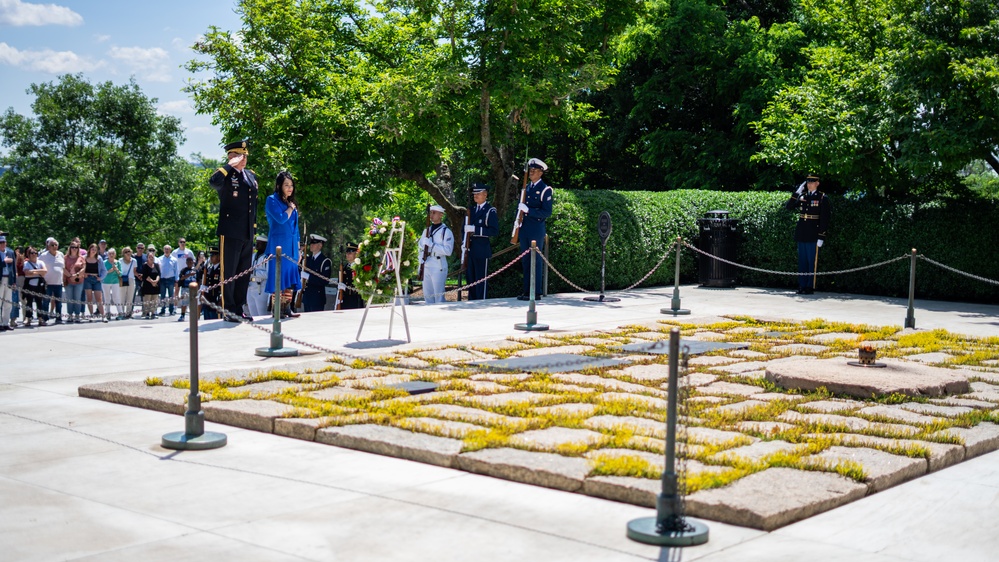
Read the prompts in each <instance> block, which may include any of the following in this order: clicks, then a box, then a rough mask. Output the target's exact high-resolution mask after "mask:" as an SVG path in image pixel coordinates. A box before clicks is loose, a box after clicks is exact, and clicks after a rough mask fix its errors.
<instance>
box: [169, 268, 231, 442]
mask: <svg viewBox="0 0 999 562" xmlns="http://www.w3.org/2000/svg"><path fill="white" fill-rule="evenodd" d="M187 294H188V300H190V301H191V303H190V307H191V322H190V325H189V330H190V332H191V393H190V394H189V395H188V396H187V411H186V412H185V413H184V431H175V432H173V433H167V434H166V435H164V436H163V439H162V440H161V441H160V444H161V445H162V446H163V447H164V448H165V449H177V450H182V451H195V450H202V449H218V448H219V447H224V446H225V444H226V443H227V438H226V435H225V433H215V432H214V431H209V432H207V433H206V432H205V413H204V412H203V411H201V394H200V390H199V388H198V316H199V315H200V313H201V301H200V297H199V293H198V284H197V283H191V284H190V285H189V286H188V291H187ZM191 295H194V296H193V297H192V296H191Z"/></svg>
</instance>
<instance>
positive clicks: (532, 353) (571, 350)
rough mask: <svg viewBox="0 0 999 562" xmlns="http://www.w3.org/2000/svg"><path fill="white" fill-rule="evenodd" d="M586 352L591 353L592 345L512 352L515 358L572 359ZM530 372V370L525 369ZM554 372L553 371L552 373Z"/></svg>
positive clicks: (536, 348)
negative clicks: (558, 357)
mask: <svg viewBox="0 0 999 562" xmlns="http://www.w3.org/2000/svg"><path fill="white" fill-rule="evenodd" d="M549 343H555V344H558V343H560V342H559V341H557V340H554V341H553V340H549ZM586 351H593V346H592V345H557V346H556V347H532V348H528V349H521V350H520V351H516V352H514V356H516V357H541V356H546V355H556V356H561V355H571V356H573V357H576V358H579V357H583V356H582V355H579V354H580V353H584V352H586ZM525 370H528V371H529V370H532V369H525ZM553 372H554V371H553Z"/></svg>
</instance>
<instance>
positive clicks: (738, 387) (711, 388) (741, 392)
mask: <svg viewBox="0 0 999 562" xmlns="http://www.w3.org/2000/svg"><path fill="white" fill-rule="evenodd" d="M698 391H700V392H703V393H704V394H716V395H724V394H733V395H736V396H752V395H753V394H760V393H762V392H763V389H762V388H760V387H758V386H753V385H749V384H739V383H735V382H724V381H719V382H714V383H711V384H709V385H706V386H702V387H698Z"/></svg>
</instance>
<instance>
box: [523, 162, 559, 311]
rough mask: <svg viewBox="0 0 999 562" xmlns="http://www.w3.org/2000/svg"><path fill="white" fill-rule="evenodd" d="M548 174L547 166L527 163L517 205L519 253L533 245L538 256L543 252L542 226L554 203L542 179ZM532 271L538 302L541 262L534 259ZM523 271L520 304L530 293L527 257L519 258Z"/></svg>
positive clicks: (543, 237) (550, 189) (529, 272)
mask: <svg viewBox="0 0 999 562" xmlns="http://www.w3.org/2000/svg"><path fill="white" fill-rule="evenodd" d="M546 171H548V165H547V164H545V163H544V162H542V161H541V160H538V159H537V158H531V159H530V160H528V161H527V178H528V183H527V187H526V188H525V189H524V201H523V202H522V203H520V204H519V205H517V217H518V219H519V221H520V222H519V224H520V226H519V229H518V237H519V240H520V251H521V252H523V251H524V250H527V249H529V248H530V247H531V242H532V241H533V242H536V243H537V246H538V251H539V252H544V250H545V222H546V221H547V220H548V217H550V216H552V205H553V204H554V202H555V191H554V189H552V187H551V186H550V185H548V184H546V183H545V180H543V179H542V176H543V175H544V173H545V172H546ZM535 259H536V262H535V270H534V295H535V298H540V297H541V293H542V288H541V285H542V282H543V277H542V267H543V265H544V262H543V261H542V260H541V259H540V258H535ZM521 263H522V265H523V268H524V284H523V292H522V293H521V294H520V296H519V297H517V298H518V299H520V300H525V301H526V300H530V298H531V297H530V292H531V254H529V253H528V254H527V255H525V256H524V257H523V258H521Z"/></svg>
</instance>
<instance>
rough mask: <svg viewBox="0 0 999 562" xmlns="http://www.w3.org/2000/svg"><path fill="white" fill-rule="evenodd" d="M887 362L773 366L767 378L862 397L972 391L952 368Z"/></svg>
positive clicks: (790, 386)
mask: <svg viewBox="0 0 999 562" xmlns="http://www.w3.org/2000/svg"><path fill="white" fill-rule="evenodd" d="M883 362H884V363H885V364H886V365H887V367H885V368H883V369H873V368H863V367H851V366H849V365H847V362H846V361H844V360H842V359H838V358H833V359H821V360H811V361H807V360H799V361H788V362H784V363H781V364H774V363H771V364H770V365H768V367H767V374H766V378H767V380H769V381H770V382H773V383H774V384H776V385H778V386H780V387H782V388H788V389H797V390H805V391H808V390H816V389H818V388H820V387H825V388H826V389H827V390H829V391H830V392H833V393H836V394H846V395H849V396H855V397H858V398H870V397H871V396H884V395H889V394H893V393H898V394H908V395H910V396H943V395H945V394H961V393H963V392H967V391H968V390H969V385H968V381H967V379H966V378H964V377H961V376H959V375H957V374H955V373H954V371H952V370H950V369H943V368H939V367H931V366H928V365H921V364H919V363H913V362H909V361H899V360H894V359H885V360H884V361H883Z"/></svg>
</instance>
